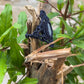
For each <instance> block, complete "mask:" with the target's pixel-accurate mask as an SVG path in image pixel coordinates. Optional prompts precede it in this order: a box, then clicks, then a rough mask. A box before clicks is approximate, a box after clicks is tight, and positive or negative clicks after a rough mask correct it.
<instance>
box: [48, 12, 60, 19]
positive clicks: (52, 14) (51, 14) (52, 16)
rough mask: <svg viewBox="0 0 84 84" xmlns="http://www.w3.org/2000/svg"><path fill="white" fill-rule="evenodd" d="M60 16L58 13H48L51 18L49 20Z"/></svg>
mask: <svg viewBox="0 0 84 84" xmlns="http://www.w3.org/2000/svg"><path fill="white" fill-rule="evenodd" d="M58 15H59V13H58V12H51V13H48V14H47V16H48V17H49V19H52V18H54V17H56V16H58Z"/></svg>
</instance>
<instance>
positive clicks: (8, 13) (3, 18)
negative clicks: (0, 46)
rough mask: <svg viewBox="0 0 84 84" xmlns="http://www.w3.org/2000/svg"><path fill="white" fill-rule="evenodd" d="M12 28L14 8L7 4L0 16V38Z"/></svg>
mask: <svg viewBox="0 0 84 84" xmlns="http://www.w3.org/2000/svg"><path fill="white" fill-rule="evenodd" d="M11 26H12V7H11V5H10V4H6V5H5V8H4V10H3V11H2V12H1V15H0V36H1V34H3V33H4V32H5V31H6V30H7V29H9V28H10V27H11Z"/></svg>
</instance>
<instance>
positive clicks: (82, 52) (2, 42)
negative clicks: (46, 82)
mask: <svg viewBox="0 0 84 84" xmlns="http://www.w3.org/2000/svg"><path fill="white" fill-rule="evenodd" d="M38 1H41V2H43V3H45V2H46V3H47V4H49V5H51V6H52V7H53V8H54V9H55V10H56V11H57V12H51V13H49V14H48V17H49V18H50V19H52V18H54V17H57V18H59V20H60V23H56V22H53V23H55V24H57V26H58V27H57V28H56V29H55V30H54V31H53V32H54V34H53V37H54V40H55V39H57V38H59V37H64V38H65V39H64V40H62V41H60V42H58V43H56V44H55V45H54V48H53V49H59V48H65V47H67V48H68V47H71V48H72V53H75V54H77V56H74V57H68V58H67V61H65V64H66V65H70V64H72V65H78V64H82V63H83V62H84V15H83V12H84V10H83V9H84V6H83V4H82V5H79V6H78V8H79V11H75V10H73V6H74V0H66V1H64V0H58V1H57V8H55V7H54V6H53V5H52V4H51V3H49V2H48V0H45V1H42V0H38ZM63 8H64V9H65V11H64V13H63V12H62V9H63ZM74 15H77V16H76V18H75V17H74ZM71 20H73V21H74V22H75V23H74V24H72V21H71ZM26 21H27V15H26V13H25V12H21V13H20V14H19V16H18V21H17V23H15V24H14V25H12V7H11V5H9V4H7V5H6V6H5V8H4V10H3V11H2V12H1V14H0V84H1V83H2V81H3V78H4V75H5V73H7V72H8V74H9V76H10V79H9V80H8V84H11V82H12V81H13V82H16V80H17V76H18V75H23V76H24V75H25V73H26V72H25V67H24V66H23V63H24V57H23V56H22V54H24V52H23V49H22V48H21V47H20V46H19V43H23V41H24V40H26V39H25V33H26V31H27V26H26ZM17 30H18V31H17ZM18 34H19V36H17V35H18ZM77 76H80V77H81V79H83V80H84V67H83V66H81V67H77V68H74V69H73V71H72V72H70V73H69V74H68V75H67V76H66V77H65V84H79V80H78V78H77ZM22 78H23V77H22ZM22 78H21V79H22ZM37 82H38V81H37V79H31V78H27V77H25V78H24V79H23V80H19V81H18V82H17V83H18V84H27V83H28V84H36V83H37Z"/></svg>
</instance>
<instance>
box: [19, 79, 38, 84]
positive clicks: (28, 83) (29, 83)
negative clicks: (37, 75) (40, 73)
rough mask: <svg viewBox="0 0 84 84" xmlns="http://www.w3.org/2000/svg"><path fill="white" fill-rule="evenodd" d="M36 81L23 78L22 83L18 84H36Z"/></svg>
mask: <svg viewBox="0 0 84 84" xmlns="http://www.w3.org/2000/svg"><path fill="white" fill-rule="evenodd" d="M37 82H38V81H37V79H32V78H25V79H23V80H22V81H20V82H19V83H18V84H37Z"/></svg>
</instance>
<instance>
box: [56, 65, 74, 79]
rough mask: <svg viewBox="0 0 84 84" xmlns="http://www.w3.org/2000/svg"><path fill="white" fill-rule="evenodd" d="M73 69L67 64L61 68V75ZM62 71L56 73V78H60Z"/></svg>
mask: <svg viewBox="0 0 84 84" xmlns="http://www.w3.org/2000/svg"><path fill="white" fill-rule="evenodd" d="M72 70H73V68H72V67H71V66H67V67H66V68H64V69H63V76H66V75H67V74H68V73H70V72H71V71H72ZM61 74H62V71H60V72H59V73H57V76H56V79H59V78H61Z"/></svg>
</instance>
